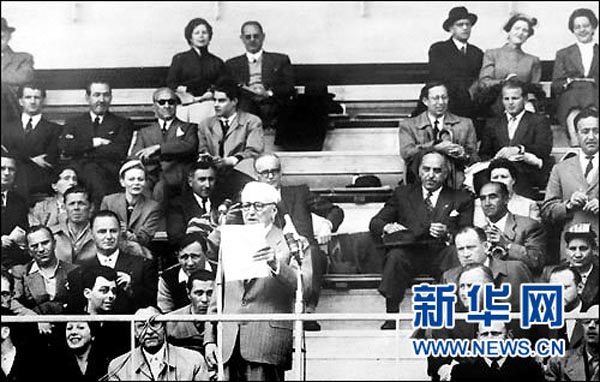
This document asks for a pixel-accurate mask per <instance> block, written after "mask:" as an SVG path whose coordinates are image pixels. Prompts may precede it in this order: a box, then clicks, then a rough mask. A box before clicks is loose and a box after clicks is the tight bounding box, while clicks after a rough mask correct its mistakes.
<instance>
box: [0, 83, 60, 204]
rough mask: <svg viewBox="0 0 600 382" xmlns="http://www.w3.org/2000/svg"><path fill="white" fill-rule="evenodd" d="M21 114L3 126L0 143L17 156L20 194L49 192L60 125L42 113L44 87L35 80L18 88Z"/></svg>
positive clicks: (28, 195)
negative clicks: (0, 141)
mask: <svg viewBox="0 0 600 382" xmlns="http://www.w3.org/2000/svg"><path fill="white" fill-rule="evenodd" d="M18 94H19V104H20V105H21V108H22V113H21V118H20V119H19V120H16V121H13V122H11V123H9V124H7V125H6V126H5V127H3V128H2V145H3V146H4V147H5V148H6V149H7V150H8V152H9V153H12V154H13V155H15V157H16V158H17V160H18V166H19V178H18V179H17V186H18V187H19V189H20V190H21V193H22V194H23V196H25V197H27V198H29V197H30V195H31V194H34V193H50V192H51V189H50V184H51V183H52V170H53V168H54V167H55V166H56V164H57V163H58V146H57V144H58V137H59V135H60V133H61V130H62V127H61V126H59V125H57V124H55V123H52V122H50V121H48V120H47V119H45V118H44V117H43V115H42V109H43V106H44V101H45V99H46V90H45V89H44V88H42V87H41V86H39V85H38V84H26V85H23V86H21V87H20V88H19V93H18Z"/></svg>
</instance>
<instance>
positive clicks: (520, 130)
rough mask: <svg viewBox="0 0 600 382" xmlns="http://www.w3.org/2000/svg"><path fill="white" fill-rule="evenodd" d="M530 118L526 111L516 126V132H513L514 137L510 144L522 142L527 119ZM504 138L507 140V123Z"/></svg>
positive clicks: (527, 124) (527, 123)
mask: <svg viewBox="0 0 600 382" xmlns="http://www.w3.org/2000/svg"><path fill="white" fill-rule="evenodd" d="M530 118H531V114H530V113H529V112H528V111H526V112H525V114H523V118H521V120H520V121H519V126H517V130H516V131H515V135H514V137H513V139H512V140H511V141H510V143H511V144H513V143H514V142H522V139H523V136H524V135H525V133H526V132H527V128H528V126H529V119H530ZM505 131H506V137H507V138H508V121H507V122H506V129H505Z"/></svg>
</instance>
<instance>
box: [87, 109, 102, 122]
mask: <svg viewBox="0 0 600 382" xmlns="http://www.w3.org/2000/svg"><path fill="white" fill-rule="evenodd" d="M96 117H98V118H100V124H102V122H104V117H105V116H104V115H98V114H96V113H94V112H93V111H90V118H91V119H92V122H94V121H95V120H96Z"/></svg>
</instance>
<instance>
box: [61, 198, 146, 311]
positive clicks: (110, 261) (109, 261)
mask: <svg viewBox="0 0 600 382" xmlns="http://www.w3.org/2000/svg"><path fill="white" fill-rule="evenodd" d="M90 225H91V227H92V235H93V237H94V242H95V243H96V254H95V256H93V257H92V258H89V259H86V260H84V261H82V262H81V263H80V264H81V267H80V269H82V271H80V272H77V271H74V272H71V273H70V274H69V278H70V280H69V283H70V285H72V286H73V288H74V290H75V291H77V290H78V287H79V290H80V289H81V273H82V272H83V271H84V270H85V269H86V268H89V267H98V266H105V267H109V268H112V269H114V270H115V271H116V272H117V287H118V293H119V295H120V297H119V299H117V301H116V303H115V311H116V312H118V313H123V314H129V313H133V312H135V310H136V309H137V308H139V307H143V306H147V305H150V304H154V303H156V288H157V285H158V273H157V270H156V264H155V263H154V262H153V261H151V260H149V259H147V258H145V257H141V256H135V255H131V254H129V253H127V252H126V251H124V250H122V249H121V248H120V242H121V234H120V233H121V223H120V220H119V217H118V216H117V215H116V214H115V213H114V212H112V211H108V210H102V211H99V212H97V213H96V214H95V215H94V216H93V217H92V220H91V222H90Z"/></svg>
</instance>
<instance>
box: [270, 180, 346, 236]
mask: <svg viewBox="0 0 600 382" xmlns="http://www.w3.org/2000/svg"><path fill="white" fill-rule="evenodd" d="M311 213H315V214H316V215H319V216H321V217H324V218H325V219H327V220H329V221H330V222H331V224H332V225H333V227H332V231H333V232H335V231H337V229H338V227H339V226H340V224H342V221H343V220H344V211H343V210H342V209H341V208H340V207H338V206H336V205H334V204H332V203H331V202H329V201H328V200H325V199H323V198H321V197H320V196H319V195H317V194H315V193H312V192H310V190H309V189H308V186H307V185H305V184H302V185H297V186H282V187H281V202H279V204H278V205H277V217H276V225H277V226H279V227H281V228H282V227H283V225H284V220H283V216H284V215H285V214H289V215H290V217H291V218H292V222H293V223H294V226H295V227H296V230H297V231H298V233H299V234H300V235H302V236H304V237H306V238H307V239H308V241H310V242H311V243H316V240H315V235H314V231H313V225H312V217H311Z"/></svg>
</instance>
